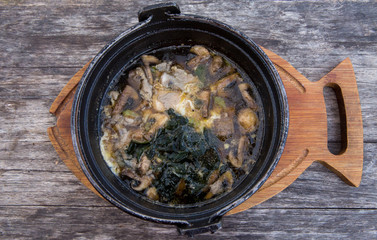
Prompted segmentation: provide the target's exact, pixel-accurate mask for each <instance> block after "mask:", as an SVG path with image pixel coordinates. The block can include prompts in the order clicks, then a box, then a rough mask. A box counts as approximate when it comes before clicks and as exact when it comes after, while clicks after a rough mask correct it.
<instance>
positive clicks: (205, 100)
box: [198, 91, 211, 118]
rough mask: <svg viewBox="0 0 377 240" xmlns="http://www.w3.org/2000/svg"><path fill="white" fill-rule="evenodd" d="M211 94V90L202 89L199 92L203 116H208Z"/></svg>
mask: <svg viewBox="0 0 377 240" xmlns="http://www.w3.org/2000/svg"><path fill="white" fill-rule="evenodd" d="M210 96H211V92H210V91H202V92H200V93H199V94H198V98H199V99H200V100H201V101H202V106H201V114H202V117H204V118H206V117H208V108H209V102H210V101H209V99H210Z"/></svg>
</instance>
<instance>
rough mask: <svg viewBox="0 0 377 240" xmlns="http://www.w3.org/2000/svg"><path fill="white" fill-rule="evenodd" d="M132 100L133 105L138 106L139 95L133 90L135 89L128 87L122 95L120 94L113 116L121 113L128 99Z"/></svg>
mask: <svg viewBox="0 0 377 240" xmlns="http://www.w3.org/2000/svg"><path fill="white" fill-rule="evenodd" d="M130 98H131V99H133V104H132V105H136V104H137V103H138V102H139V100H140V98H139V94H138V93H137V92H136V90H135V89H133V87H131V86H129V85H127V86H126V87H125V88H124V90H123V91H122V93H121V94H120V96H119V97H118V100H117V101H116V103H115V106H114V110H113V112H112V114H113V115H116V114H119V113H121V112H122V111H123V108H124V106H125V105H126V103H127V101H128V99H130Z"/></svg>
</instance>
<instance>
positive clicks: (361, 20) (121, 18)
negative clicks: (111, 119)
mask: <svg viewBox="0 0 377 240" xmlns="http://www.w3.org/2000/svg"><path fill="white" fill-rule="evenodd" d="M158 2H160V1H158ZM178 3H181V4H180V5H181V8H182V11H183V12H185V13H192V14H198V15H203V16H216V19H218V20H220V21H224V22H225V23H228V24H230V25H232V26H233V27H235V28H237V29H239V30H241V31H243V32H245V33H246V34H247V35H248V36H250V37H251V38H253V39H255V41H256V42H257V43H258V44H261V45H263V46H265V47H266V48H269V49H271V50H272V51H274V52H277V53H278V54H279V55H280V56H282V57H283V58H284V59H287V60H288V61H289V62H291V63H292V64H293V65H294V66H296V67H298V68H299V70H300V67H301V66H314V67H323V66H335V65H336V64H337V63H339V62H340V61H341V60H343V59H344V58H345V57H351V59H352V60H353V62H354V64H355V67H358V66H361V65H363V66H365V65H369V66H373V67H376V61H373V60H375V56H374V54H373V53H372V52H371V50H373V49H375V48H376V28H375V25H374V24H375V22H374V19H376V14H377V13H376V11H374V9H376V3H375V2H372V3H337V2H332V1H331V2H310V3H305V2H296V3H290V2H284V1H282V2H276V3H274V4H271V3H270V2H244V1H234V2H233V1H232V3H231V4H229V3H228V2H227V1H209V2H201V1H199V2H198V1H178ZM118 4H119V3H118ZM59 5H60V6H59ZM26 6H27V7H26ZM79 6H82V7H86V9H85V11H82V8H80V7H77V4H75V5H71V4H69V3H67V4H66V5H61V3H60V4H56V5H49V7H48V8H46V5H45V4H38V3H35V5H34V4H31V3H28V4H25V5H24V6H23V5H22V4H21V5H20V6H14V7H10V6H7V8H6V9H8V11H2V15H1V17H0V20H1V21H0V22H1V23H2V25H3V29H5V33H4V34H2V36H1V38H0V42H1V43H4V44H1V45H0V50H2V52H3V53H4V55H3V58H4V59H7V61H6V62H3V63H2V64H1V66H7V67H9V66H13V67H16V66H18V67H23V66H28V67H31V66H57V65H60V66H76V67H79V66H82V65H83V64H85V63H86V62H87V61H88V60H89V59H90V58H91V57H92V56H93V55H94V54H96V53H97V52H98V51H99V50H100V49H101V48H102V46H103V45H104V44H105V43H106V42H108V41H109V40H110V39H112V38H114V37H115V36H116V35H118V34H119V33H120V32H122V31H123V30H125V29H126V28H128V27H130V26H132V25H133V24H135V23H136V21H137V20H136V19H137V18H136V14H135V13H136V12H137V11H139V10H140V9H141V7H142V6H145V4H143V3H139V2H134V1H126V2H122V3H121V4H119V5H118V6H117V5H116V3H114V5H112V6H111V5H110V6H107V5H106V7H101V5H100V6H98V5H89V6H88V5H85V6H83V5H80V4H79ZM5 7H6V6H3V9H5ZM224 9H226V10H224ZM9 10H12V11H9ZM21 14H22V16H21ZM272 16H273V17H272ZM14 38H17V39H19V41H17V42H14V41H9V40H11V39H14ZM83 39H85V40H84V41H83ZM5 43H6V44H5ZM67 52H69V53H71V54H70V55H68V56H67V54H66V53H67ZM24 56H27V57H24ZM42 56H44V57H42ZM303 56H305V57H303ZM308 56H310V57H308ZM5 63H6V64H5ZM323 74H325V73H322V74H320V75H323Z"/></svg>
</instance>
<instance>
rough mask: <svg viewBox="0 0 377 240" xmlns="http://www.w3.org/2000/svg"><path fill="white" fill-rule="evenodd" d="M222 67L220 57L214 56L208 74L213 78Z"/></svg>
mask: <svg viewBox="0 0 377 240" xmlns="http://www.w3.org/2000/svg"><path fill="white" fill-rule="evenodd" d="M222 65H223V58H222V57H220V56H214V57H213V59H212V62H211V65H210V66H209V72H210V74H211V75H212V76H213V75H215V74H216V73H217V72H218V71H219V70H220V68H221V66H222Z"/></svg>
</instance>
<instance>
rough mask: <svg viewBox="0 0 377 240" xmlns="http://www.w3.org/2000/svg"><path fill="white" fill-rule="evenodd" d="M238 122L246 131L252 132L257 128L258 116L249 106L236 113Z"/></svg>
mask: <svg viewBox="0 0 377 240" xmlns="http://www.w3.org/2000/svg"><path fill="white" fill-rule="evenodd" d="M238 122H239V124H240V125H241V126H242V127H243V128H244V129H245V130H246V132H252V131H254V130H255V129H256V128H257V125H258V117H257V115H256V114H255V112H254V111H253V110H251V109H250V108H244V109H241V110H240V112H239V113H238Z"/></svg>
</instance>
